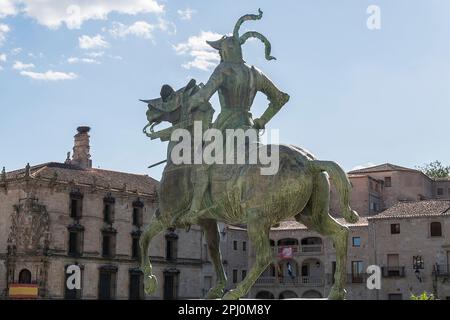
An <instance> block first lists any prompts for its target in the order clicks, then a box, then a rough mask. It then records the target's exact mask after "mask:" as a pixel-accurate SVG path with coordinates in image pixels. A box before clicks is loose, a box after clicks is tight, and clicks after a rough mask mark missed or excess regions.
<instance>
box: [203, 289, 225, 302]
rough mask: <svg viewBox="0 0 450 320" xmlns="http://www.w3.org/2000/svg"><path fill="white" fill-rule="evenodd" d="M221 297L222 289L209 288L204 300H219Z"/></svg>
mask: <svg viewBox="0 0 450 320" xmlns="http://www.w3.org/2000/svg"><path fill="white" fill-rule="evenodd" d="M222 297H223V288H222V287H218V288H211V290H209V291H208V294H207V295H206V299H220V298H222Z"/></svg>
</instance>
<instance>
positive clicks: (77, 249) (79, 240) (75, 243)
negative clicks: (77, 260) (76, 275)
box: [67, 224, 84, 257]
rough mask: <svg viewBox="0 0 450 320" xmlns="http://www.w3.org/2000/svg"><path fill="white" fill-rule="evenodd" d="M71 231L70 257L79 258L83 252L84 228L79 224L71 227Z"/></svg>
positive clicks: (69, 228)
mask: <svg viewBox="0 0 450 320" xmlns="http://www.w3.org/2000/svg"><path fill="white" fill-rule="evenodd" d="M67 229H68V230H69V244H68V255H69V256H72V257H79V256H81V254H82V252H83V231H84V228H83V226H80V225H79V224H74V225H70V226H69V227H68V228H67Z"/></svg>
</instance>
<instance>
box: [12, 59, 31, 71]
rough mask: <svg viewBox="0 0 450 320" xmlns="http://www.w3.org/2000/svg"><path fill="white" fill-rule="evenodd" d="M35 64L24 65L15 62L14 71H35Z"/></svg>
mask: <svg viewBox="0 0 450 320" xmlns="http://www.w3.org/2000/svg"><path fill="white" fill-rule="evenodd" d="M33 68H34V64H32V63H23V62H21V61H16V62H14V65H13V69H15V70H26V69H33Z"/></svg>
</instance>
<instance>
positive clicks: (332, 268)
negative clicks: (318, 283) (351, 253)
mask: <svg viewBox="0 0 450 320" xmlns="http://www.w3.org/2000/svg"><path fill="white" fill-rule="evenodd" d="M335 274H336V261H332V262H331V284H334V275H335Z"/></svg>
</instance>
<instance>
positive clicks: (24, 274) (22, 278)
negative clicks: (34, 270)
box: [19, 269, 31, 284]
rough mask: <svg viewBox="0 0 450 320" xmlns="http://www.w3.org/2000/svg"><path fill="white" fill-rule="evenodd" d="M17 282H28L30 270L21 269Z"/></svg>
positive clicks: (29, 280)
mask: <svg viewBox="0 0 450 320" xmlns="http://www.w3.org/2000/svg"><path fill="white" fill-rule="evenodd" d="M19 283H21V284H30V283H31V272H30V270H28V269H22V270H21V271H20V273H19Z"/></svg>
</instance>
